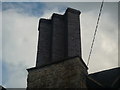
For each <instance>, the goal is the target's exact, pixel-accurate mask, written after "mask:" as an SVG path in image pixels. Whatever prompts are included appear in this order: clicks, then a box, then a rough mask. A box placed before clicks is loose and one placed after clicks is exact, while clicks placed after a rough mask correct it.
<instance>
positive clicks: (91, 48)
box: [87, 0, 104, 66]
mask: <svg viewBox="0 0 120 90" xmlns="http://www.w3.org/2000/svg"><path fill="white" fill-rule="evenodd" d="M103 4H104V0H103V1H102V3H101V7H100V12H99V15H98V19H97V24H96V27H95V32H94V36H93V40H92V44H91V47H90V52H89V56H88V62H87V66H88V64H89V61H90V57H91V53H92V50H93V45H94V42H95V36H96V33H97V29H98V25H99V21H100V16H101V13H102V8H103Z"/></svg>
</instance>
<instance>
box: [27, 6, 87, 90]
mask: <svg viewBox="0 0 120 90" xmlns="http://www.w3.org/2000/svg"><path fill="white" fill-rule="evenodd" d="M79 15H80V11H78V10H75V9H72V8H67V10H66V12H65V13H64V15H60V14H56V13H54V14H53V15H52V17H51V19H40V21H39V27H38V30H39V38H38V50H37V60H36V67H33V68H30V69H27V70H28V78H27V89H28V90H32V89H33V88H87V86H86V78H87V75H88V73H87V69H88V68H87V66H86V64H85V63H84V62H83V60H82V54H81V36H80V19H79Z"/></svg>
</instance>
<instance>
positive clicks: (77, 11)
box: [65, 8, 81, 14]
mask: <svg viewBox="0 0 120 90" xmlns="http://www.w3.org/2000/svg"><path fill="white" fill-rule="evenodd" d="M67 12H71V13H74V14H81V12H80V11H79V10H76V9H73V8H67V10H66V12H65V13H67Z"/></svg>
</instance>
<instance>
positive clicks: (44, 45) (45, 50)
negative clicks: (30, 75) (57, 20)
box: [36, 19, 52, 67]
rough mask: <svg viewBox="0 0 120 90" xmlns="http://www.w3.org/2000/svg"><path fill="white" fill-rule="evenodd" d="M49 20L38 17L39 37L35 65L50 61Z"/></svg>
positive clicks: (50, 29) (50, 28) (50, 30)
mask: <svg viewBox="0 0 120 90" xmlns="http://www.w3.org/2000/svg"><path fill="white" fill-rule="evenodd" d="M51 26H52V25H51V20H46V19H40V22H39V28H38V30H39V38H38V51H37V62H36V66H37V67H39V66H41V65H45V64H48V63H49V62H50V59H51V57H50V53H51V33H52V27H51Z"/></svg>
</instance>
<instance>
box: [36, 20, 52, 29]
mask: <svg viewBox="0 0 120 90" xmlns="http://www.w3.org/2000/svg"><path fill="white" fill-rule="evenodd" d="M50 22H51V20H50V19H45V18H41V19H40V20H39V26H38V31H39V30H40V24H41V23H46V24H47V23H48V24H49V23H50Z"/></svg>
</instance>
